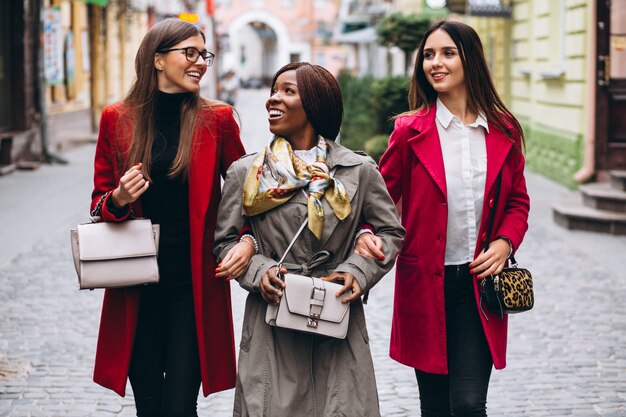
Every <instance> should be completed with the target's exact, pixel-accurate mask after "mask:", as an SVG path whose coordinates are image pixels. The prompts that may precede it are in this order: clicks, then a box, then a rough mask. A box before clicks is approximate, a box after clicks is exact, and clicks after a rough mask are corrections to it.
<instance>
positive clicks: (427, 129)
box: [408, 105, 448, 199]
mask: <svg viewBox="0 0 626 417" xmlns="http://www.w3.org/2000/svg"><path fill="white" fill-rule="evenodd" d="M436 113H437V107H436V106H435V105H433V106H431V108H430V110H429V112H428V113H427V114H426V115H424V116H417V117H415V118H414V119H413V122H412V123H411V125H410V126H411V128H413V129H415V130H417V132H418V134H417V135H416V136H414V137H412V138H411V139H409V140H408V144H409V146H410V147H411V149H412V150H413V153H415V156H417V159H418V160H419V161H420V163H421V164H422V165H423V166H424V168H426V171H427V172H428V174H429V175H430V176H431V177H432V179H433V181H435V183H436V184H437V187H439V190H440V191H441V193H442V194H443V196H444V198H446V199H447V198H448V195H447V191H446V172H445V168H444V165H443V154H442V152H441V143H440V142H439V133H438V132H437V124H436V123H435V114H436Z"/></svg>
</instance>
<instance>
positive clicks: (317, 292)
mask: <svg viewBox="0 0 626 417" xmlns="http://www.w3.org/2000/svg"><path fill="white" fill-rule="evenodd" d="M324 298H326V288H324V287H317V286H315V285H313V288H312V289H311V304H310V309H309V316H308V317H307V321H306V325H307V327H311V328H313V329H317V325H318V323H319V320H320V316H321V314H322V308H324Z"/></svg>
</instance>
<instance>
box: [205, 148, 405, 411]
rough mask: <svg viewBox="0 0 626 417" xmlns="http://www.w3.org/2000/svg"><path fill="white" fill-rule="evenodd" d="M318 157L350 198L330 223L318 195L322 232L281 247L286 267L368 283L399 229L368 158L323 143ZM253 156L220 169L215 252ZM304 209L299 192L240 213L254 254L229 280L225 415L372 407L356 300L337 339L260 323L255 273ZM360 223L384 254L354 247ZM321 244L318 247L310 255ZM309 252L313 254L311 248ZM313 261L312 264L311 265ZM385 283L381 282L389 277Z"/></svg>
mask: <svg viewBox="0 0 626 417" xmlns="http://www.w3.org/2000/svg"><path fill="white" fill-rule="evenodd" d="M327 143H328V145H329V149H328V156H327V164H328V166H329V168H330V169H331V170H332V169H333V168H334V167H336V171H335V173H334V176H335V178H337V179H338V180H340V181H341V182H342V183H343V184H344V186H345V187H346V190H347V192H348V195H349V197H350V201H351V206H352V213H351V214H350V216H348V217H347V218H346V219H345V220H344V221H340V220H339V219H338V218H337V217H336V216H335V215H334V213H333V211H332V209H331V208H330V206H329V205H328V203H327V202H326V201H325V200H323V205H324V211H325V213H326V217H325V221H324V229H323V232H322V239H321V241H318V240H317V239H316V238H315V236H314V235H313V234H312V233H311V232H310V231H309V229H308V228H305V229H304V231H303V232H302V234H301V235H300V236H299V237H298V239H297V240H296V243H295V244H294V246H293V248H292V249H291V251H290V252H289V254H288V255H287V258H286V261H285V266H286V267H287V268H288V269H289V270H290V272H300V273H303V274H311V275H313V276H316V277H320V276H326V275H328V274H330V273H331V272H332V271H334V270H336V271H339V272H349V273H351V274H352V275H354V276H355V277H356V279H357V280H358V282H359V284H360V286H361V288H362V289H363V291H364V292H365V291H367V290H369V289H371V288H372V287H373V286H374V285H375V284H376V283H377V282H378V281H379V280H380V279H381V278H382V277H383V276H384V275H385V273H387V272H388V271H389V270H390V269H391V267H392V266H393V264H394V262H395V258H396V254H397V253H398V251H399V250H400V246H401V244H402V241H403V237H404V229H403V228H402V226H401V225H400V221H399V218H398V215H397V213H396V209H395V206H394V204H393V202H392V200H391V198H390V197H389V194H388V193H387V189H386V187H385V183H384V181H383V179H382V177H381V175H380V173H379V172H378V169H377V167H376V164H375V163H374V161H373V160H372V159H371V158H369V157H365V156H361V155H358V154H356V153H354V152H352V151H350V150H348V149H346V148H344V147H342V146H340V145H338V144H336V143H334V142H332V141H327ZM255 158H256V155H248V156H245V157H243V158H242V159H240V160H239V161H237V162H235V163H233V164H232V166H231V167H230V169H229V170H228V173H227V176H226V181H225V183H224V188H223V192H222V195H223V197H222V202H221V205H220V208H219V214H218V221H217V229H216V232H215V254H216V256H217V257H218V258H219V259H220V260H221V259H222V258H223V257H224V256H225V255H226V253H227V252H228V250H229V249H230V248H231V247H232V245H234V244H235V242H236V240H237V236H238V234H239V231H240V230H241V228H242V227H243V225H244V222H245V221H246V218H245V217H244V214H243V209H242V206H241V199H242V192H243V182H244V180H245V178H246V174H247V172H248V168H249V167H250V165H251V164H252V162H253V161H254V159H255ZM306 215H307V206H306V196H305V195H304V193H296V194H295V195H294V196H293V197H292V198H291V199H290V200H289V201H288V202H286V203H284V204H283V205H281V206H279V207H277V208H275V209H273V210H271V211H268V212H266V213H263V214H260V215H257V216H254V217H251V218H249V223H250V225H251V227H252V231H253V233H254V236H255V237H256V239H257V240H258V243H259V254H257V255H255V256H254V257H253V258H252V261H251V263H250V265H249V267H248V269H247V271H246V272H245V274H244V275H243V276H242V277H240V278H239V284H240V285H241V287H243V288H244V289H246V290H248V291H249V292H250V294H249V295H248V298H247V301H246V309H245V315H244V322H243V330H242V336H241V345H240V351H239V365H238V377H237V387H236V391H235V405H234V415H235V416H253V417H257V416H259V417H260V416H268V417H269V416H271V417H280V416H284V417H295V416H307V417H309V416H311V417H318V416H319V417H322V416H324V417H325V416H354V417H376V416H379V415H380V412H379V407H378V394H377V391H376V380H375V377H374V367H373V364H372V357H371V353H370V349H369V344H368V343H369V339H368V334H367V328H366V326H365V314H364V311H363V305H362V303H361V301H360V300H359V301H356V302H353V303H352V305H351V307H350V322H349V327H348V335H347V337H346V339H344V340H340V339H334V338H328V337H322V336H314V335H309V334H305V333H300V332H295V331H291V330H286V329H280V328H276V327H270V326H269V325H267V324H266V323H265V310H266V308H267V303H266V302H265V301H264V300H263V298H262V297H261V295H260V293H259V282H260V279H261V277H262V276H263V274H264V273H265V272H266V271H267V270H268V269H269V268H270V267H272V266H274V265H276V263H277V261H278V260H279V259H280V257H281V256H282V254H283V252H284V251H285V249H286V248H287V246H288V245H289V242H290V241H291V239H292V238H293V236H294V235H295V233H296V231H297V230H298V228H299V227H300V225H301V224H302V222H303V221H304V219H305V216H306ZM363 223H368V224H370V225H372V226H373V227H374V228H375V229H376V234H377V235H378V236H380V237H381V238H382V240H383V252H384V253H385V259H384V260H382V261H374V260H372V259H369V258H365V257H363V256H361V255H358V254H355V253H354V251H353V238H354V235H355V233H356V232H357V230H358V226H359V225H360V224H363ZM320 251H328V255H326V256H324V255H321V254H320ZM316 254H317V255H316ZM320 263H321V264H320ZM388 285H391V282H389V284H388Z"/></svg>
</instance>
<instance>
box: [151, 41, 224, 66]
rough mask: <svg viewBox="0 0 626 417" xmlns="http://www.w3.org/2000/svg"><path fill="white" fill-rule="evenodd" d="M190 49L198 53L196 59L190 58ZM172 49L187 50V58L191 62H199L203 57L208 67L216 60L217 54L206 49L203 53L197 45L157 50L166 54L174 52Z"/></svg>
mask: <svg viewBox="0 0 626 417" xmlns="http://www.w3.org/2000/svg"><path fill="white" fill-rule="evenodd" d="M189 49H193V50H194V51H196V52H197V53H198V57H197V58H196V60H195V61H192V60H191V59H189V52H188V50H189ZM172 51H185V59H186V60H187V61H189V62H193V63H194V64H195V63H196V62H198V60H199V59H200V57H202V59H204V62H206V65H207V67H210V66H211V65H213V60H215V54H214V53H213V52H209V51H204V54H203V53H202V52H200V51H199V50H198V48H196V47H195V46H185V47H184V48H170V49H161V50H160V51H157V52H158V53H160V54H165V53H167V52H172Z"/></svg>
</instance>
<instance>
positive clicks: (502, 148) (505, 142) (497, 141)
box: [485, 124, 513, 196]
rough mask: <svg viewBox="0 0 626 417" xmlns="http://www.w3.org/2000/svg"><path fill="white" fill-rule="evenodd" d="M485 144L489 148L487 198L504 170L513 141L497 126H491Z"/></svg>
mask: <svg viewBox="0 0 626 417" xmlns="http://www.w3.org/2000/svg"><path fill="white" fill-rule="evenodd" d="M485 142H486V146H487V179H486V181H485V196H487V195H489V192H490V191H491V188H492V187H493V185H494V183H495V181H496V178H497V177H498V173H499V172H500V170H501V169H502V165H504V161H505V160H506V156H507V155H508V154H509V151H510V150H511V147H512V146H513V140H512V139H509V138H508V137H507V136H506V135H505V134H503V133H502V132H500V131H499V130H498V129H496V127H495V126H493V125H491V124H490V125H489V133H487V134H486V135H485Z"/></svg>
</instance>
